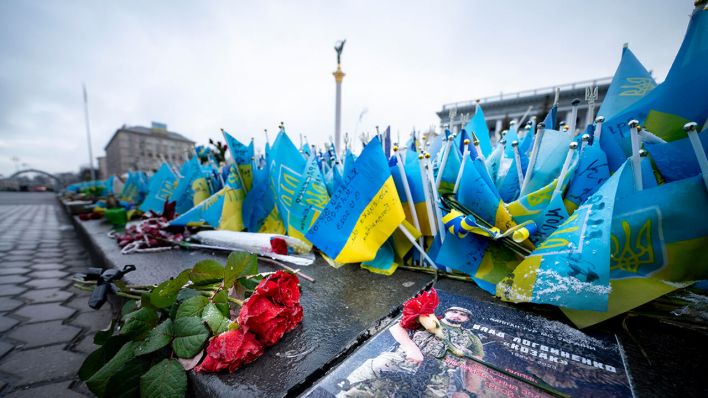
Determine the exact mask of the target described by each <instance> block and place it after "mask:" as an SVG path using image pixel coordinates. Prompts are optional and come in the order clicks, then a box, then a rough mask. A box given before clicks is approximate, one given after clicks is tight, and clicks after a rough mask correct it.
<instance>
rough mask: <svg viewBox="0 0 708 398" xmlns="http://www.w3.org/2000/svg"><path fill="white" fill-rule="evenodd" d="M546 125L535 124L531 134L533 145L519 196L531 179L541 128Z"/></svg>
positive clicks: (541, 136)
mask: <svg viewBox="0 0 708 398" xmlns="http://www.w3.org/2000/svg"><path fill="white" fill-rule="evenodd" d="M545 127H546V125H545V124H543V122H541V123H539V124H537V125H536V129H535V130H534V136H533V147H532V148H531V158H530V159H529V165H528V167H527V168H526V175H525V176H524V183H523V184H521V191H520V192H519V196H521V195H522V194H523V192H524V189H526V186H527V185H528V184H529V181H530V180H531V174H533V168H534V166H536V158H537V157H538V149H539V147H540V146H541V140H542V139H543V129H544V128H545Z"/></svg>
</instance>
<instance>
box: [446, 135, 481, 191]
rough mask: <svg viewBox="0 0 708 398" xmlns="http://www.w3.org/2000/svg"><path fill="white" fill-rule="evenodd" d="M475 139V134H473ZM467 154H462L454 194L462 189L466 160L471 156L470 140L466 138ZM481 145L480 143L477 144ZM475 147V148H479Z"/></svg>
mask: <svg viewBox="0 0 708 398" xmlns="http://www.w3.org/2000/svg"><path fill="white" fill-rule="evenodd" d="M472 134H473V135H472V136H473V137H474V133H472ZM464 144H465V152H464V153H463V154H462V164H461V165H460V171H458V172H457V179H456V180H455V188H453V189H452V193H453V194H457V190H458V189H459V188H460V181H462V174H463V173H464V172H465V163H466V162H465V158H466V157H467V156H469V155H470V149H469V144H470V140H469V139H466V138H465V141H464ZM477 145H479V142H477ZM477 145H475V147H476V146H477Z"/></svg>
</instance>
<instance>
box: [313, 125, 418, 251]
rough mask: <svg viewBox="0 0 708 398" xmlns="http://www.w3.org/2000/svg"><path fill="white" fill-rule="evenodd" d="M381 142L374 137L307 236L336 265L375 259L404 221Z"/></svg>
mask: <svg viewBox="0 0 708 398" xmlns="http://www.w3.org/2000/svg"><path fill="white" fill-rule="evenodd" d="M388 170H389V169H388V164H387V162H386V156H385V155H384V153H383V149H382V148H381V141H380V140H379V138H378V137H374V138H373V139H372V140H371V141H370V142H369V144H368V145H366V147H365V148H364V150H363V151H362V153H361V155H359V158H358V159H357V160H356V163H355V164H354V168H353V169H352V170H351V171H350V172H349V173H348V174H347V175H345V176H344V182H343V184H342V187H341V188H340V189H339V190H338V191H337V192H335V194H334V196H332V199H331V200H330V201H329V203H328V204H327V206H326V207H325V209H324V211H322V214H321V215H320V217H319V218H318V219H317V221H315V224H314V225H313V226H312V228H311V229H310V231H308V233H307V235H306V237H307V239H309V240H310V241H311V242H312V243H313V244H314V245H316V246H317V247H318V248H319V249H320V250H322V251H323V252H324V253H325V254H326V255H327V256H329V257H330V258H332V259H334V260H335V261H336V262H338V263H356V262H366V261H371V260H373V259H375V258H376V254H377V252H378V251H379V248H380V247H381V246H383V244H384V243H385V242H386V240H387V239H388V238H389V237H390V236H391V234H393V231H395V230H396V229H397V228H398V226H399V225H400V224H401V223H402V222H403V220H404V219H405V214H404V213H403V207H402V206H401V201H400V199H399V197H398V193H397V191H396V185H395V184H394V182H393V178H392V177H391V173H390V172H389V171H388Z"/></svg>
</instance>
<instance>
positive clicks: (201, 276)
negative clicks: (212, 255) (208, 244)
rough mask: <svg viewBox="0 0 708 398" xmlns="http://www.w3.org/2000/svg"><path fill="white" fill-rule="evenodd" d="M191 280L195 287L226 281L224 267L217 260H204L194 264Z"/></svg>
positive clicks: (190, 275)
mask: <svg viewBox="0 0 708 398" xmlns="http://www.w3.org/2000/svg"><path fill="white" fill-rule="evenodd" d="M189 279H191V280H192V282H194V284H195V285H206V284H209V283H215V282H221V281H222V280H223V279H224V266H223V265H221V264H220V263H219V262H218V261H216V260H211V259H207V260H202V261H199V262H197V263H196V264H194V267H192V272H190V274H189Z"/></svg>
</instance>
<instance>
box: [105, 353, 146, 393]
mask: <svg viewBox="0 0 708 398" xmlns="http://www.w3.org/2000/svg"><path fill="white" fill-rule="evenodd" d="M151 365H152V363H151V362H150V360H149V359H147V358H146V357H135V358H133V359H131V360H130V361H128V362H126V363H125V364H123V366H122V367H121V368H120V370H118V371H117V372H116V373H115V374H113V376H111V377H110V378H109V379H108V382H107V383H106V390H105V395H104V397H106V398H109V397H110V398H132V397H140V376H142V375H143V374H144V373H145V372H147V371H148V370H149V369H150V366H151Z"/></svg>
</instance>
